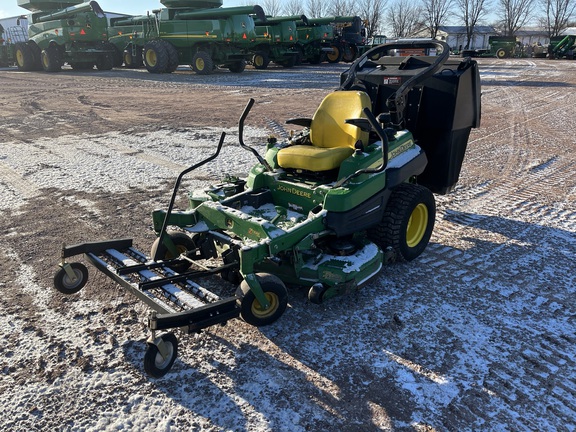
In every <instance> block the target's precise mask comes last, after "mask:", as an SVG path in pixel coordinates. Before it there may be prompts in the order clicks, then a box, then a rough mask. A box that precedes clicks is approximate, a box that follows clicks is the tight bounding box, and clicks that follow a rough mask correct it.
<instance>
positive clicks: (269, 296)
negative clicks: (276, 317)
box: [252, 292, 280, 318]
mask: <svg viewBox="0 0 576 432" xmlns="http://www.w3.org/2000/svg"><path fill="white" fill-rule="evenodd" d="M264 295H265V296H266V300H268V303H270V307H269V308H268V309H264V308H263V307H262V306H261V305H260V302H259V301H258V300H254V301H253V302H252V315H254V316H255V317H257V318H268V317H269V316H272V315H273V314H274V312H276V309H278V306H279V305H280V300H279V299H278V296H277V295H276V294H274V293H271V292H267V293H264Z"/></svg>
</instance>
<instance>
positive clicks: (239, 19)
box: [110, 0, 265, 75]
mask: <svg viewBox="0 0 576 432" xmlns="http://www.w3.org/2000/svg"><path fill="white" fill-rule="evenodd" d="M161 3H162V4H163V5H164V6H166V7H165V8H162V9H160V10H155V11H153V13H152V14H151V15H145V16H137V17H129V18H118V19H113V20H111V29H110V36H111V41H112V43H114V45H115V46H116V47H117V49H118V50H119V51H120V52H122V53H123V58H124V63H125V64H126V65H127V66H130V67H132V66H139V65H140V64H144V66H145V67H146V69H147V70H148V72H151V73H171V72H174V71H175V70H176V68H177V67H178V65H184V64H187V65H190V66H191V67H192V69H193V70H194V71H195V72H196V73H198V74H202V75H207V74H210V73H212V72H213V70H214V69H215V68H216V67H223V68H227V69H229V70H230V71H231V72H236V73H239V72H242V71H244V68H245V67H246V61H247V60H250V59H251V57H252V52H251V48H252V46H253V44H254V42H255V40H256V29H255V25H254V18H253V16H255V17H257V19H261V20H265V16H264V11H263V10H262V8H261V7H260V6H240V7H233V8H222V7H220V6H222V0H200V1H198V0H162V1H161Z"/></svg>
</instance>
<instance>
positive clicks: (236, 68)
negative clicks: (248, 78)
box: [228, 60, 246, 73]
mask: <svg viewBox="0 0 576 432" xmlns="http://www.w3.org/2000/svg"><path fill="white" fill-rule="evenodd" d="M244 69H246V61H245V60H238V61H237V62H234V63H232V64H231V65H230V66H228V70H229V71H230V72H232V73H242V72H244Z"/></svg>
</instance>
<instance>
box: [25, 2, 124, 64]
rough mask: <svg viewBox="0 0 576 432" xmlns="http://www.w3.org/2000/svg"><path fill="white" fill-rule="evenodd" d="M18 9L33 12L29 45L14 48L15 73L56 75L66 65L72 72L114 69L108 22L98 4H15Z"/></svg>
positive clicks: (27, 43) (30, 20) (30, 21)
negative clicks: (34, 72) (38, 71)
mask: <svg viewBox="0 0 576 432" xmlns="http://www.w3.org/2000/svg"><path fill="white" fill-rule="evenodd" d="M18 6H20V7H22V8H24V9H28V10H29V11H31V12H32V14H31V16H30V18H29V23H30V24H29V26H28V36H29V41H28V42H25V43H22V42H20V43H17V44H16V45H15V53H16V63H17V65H18V69H20V70H23V71H31V70H41V69H43V70H45V71H46V72H57V71H59V70H61V69H62V66H63V65H64V64H65V63H68V64H69V65H70V66H72V68H73V69H92V68H93V67H94V65H96V67H97V68H98V69H99V70H110V69H112V67H113V66H114V64H113V54H114V47H113V46H112V45H111V44H110V43H109V42H108V24H107V19H106V16H105V15H104V11H103V10H102V9H101V8H100V6H99V5H98V3H97V2H95V1H90V2H86V3H83V2H82V0H61V1H60V0H59V1H55V0H18ZM63 7H64V9H62V8H63Z"/></svg>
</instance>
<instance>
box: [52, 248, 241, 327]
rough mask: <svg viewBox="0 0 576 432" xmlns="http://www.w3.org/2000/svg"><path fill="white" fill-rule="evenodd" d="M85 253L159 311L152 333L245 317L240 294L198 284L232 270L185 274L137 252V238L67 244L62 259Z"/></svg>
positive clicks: (152, 319)
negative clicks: (222, 295) (226, 293)
mask: <svg viewBox="0 0 576 432" xmlns="http://www.w3.org/2000/svg"><path fill="white" fill-rule="evenodd" d="M81 253H83V254H84V255H85V257H86V258H87V259H88V260H89V261H90V262H91V263H92V264H93V265H94V266H95V267H96V268H97V269H98V270H100V271H101V272H102V273H104V274H106V275H107V276H109V277H110V278H111V279H113V280H114V281H115V282H117V283H118V284H120V285H122V286H123V287H124V288H126V289H127V290H129V291H130V292H132V293H133V294H134V295H136V296H137V297H138V298H139V299H140V300H142V301H143V302H145V303H146V304H147V305H148V306H150V308H151V309H152V310H153V311H155V312H157V313H153V314H152V315H151V319H150V321H149V324H148V325H149V327H150V330H164V329H170V328H178V327H183V328H187V331H188V332H189V333H192V332H197V331H200V330H202V329H204V328H207V327H209V326H212V325H215V324H219V323H225V322H226V321H228V320H229V319H232V318H236V317H238V316H239V315H240V308H239V307H238V306H237V301H236V300H237V299H236V297H235V296H232V297H228V298H224V299H221V298H220V297H219V296H217V295H216V294H214V293H212V292H211V291H209V290H207V289H206V288H203V287H201V286H200V285H198V284H197V283H196V282H195V281H194V279H197V278H199V277H205V276H209V275H211V274H216V273H219V272H221V271H222V270H223V269H225V268H226V266H222V267H218V268H214V269H207V270H206V269H203V270H199V271H188V272H186V273H185V274H182V275H180V274H178V273H176V272H174V271H173V270H172V269H170V268H169V267H168V266H169V265H170V263H171V261H160V262H155V261H151V260H150V258H148V257H147V256H146V255H145V254H144V253H142V252H140V251H139V250H137V249H135V248H134V247H133V246H132V239H119V240H109V241H103V242H94V243H84V244H80V245H75V246H68V247H66V246H65V247H64V248H63V250H62V258H63V259H65V258H67V257H70V256H74V255H78V254H81ZM64 266H65V264H64Z"/></svg>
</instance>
